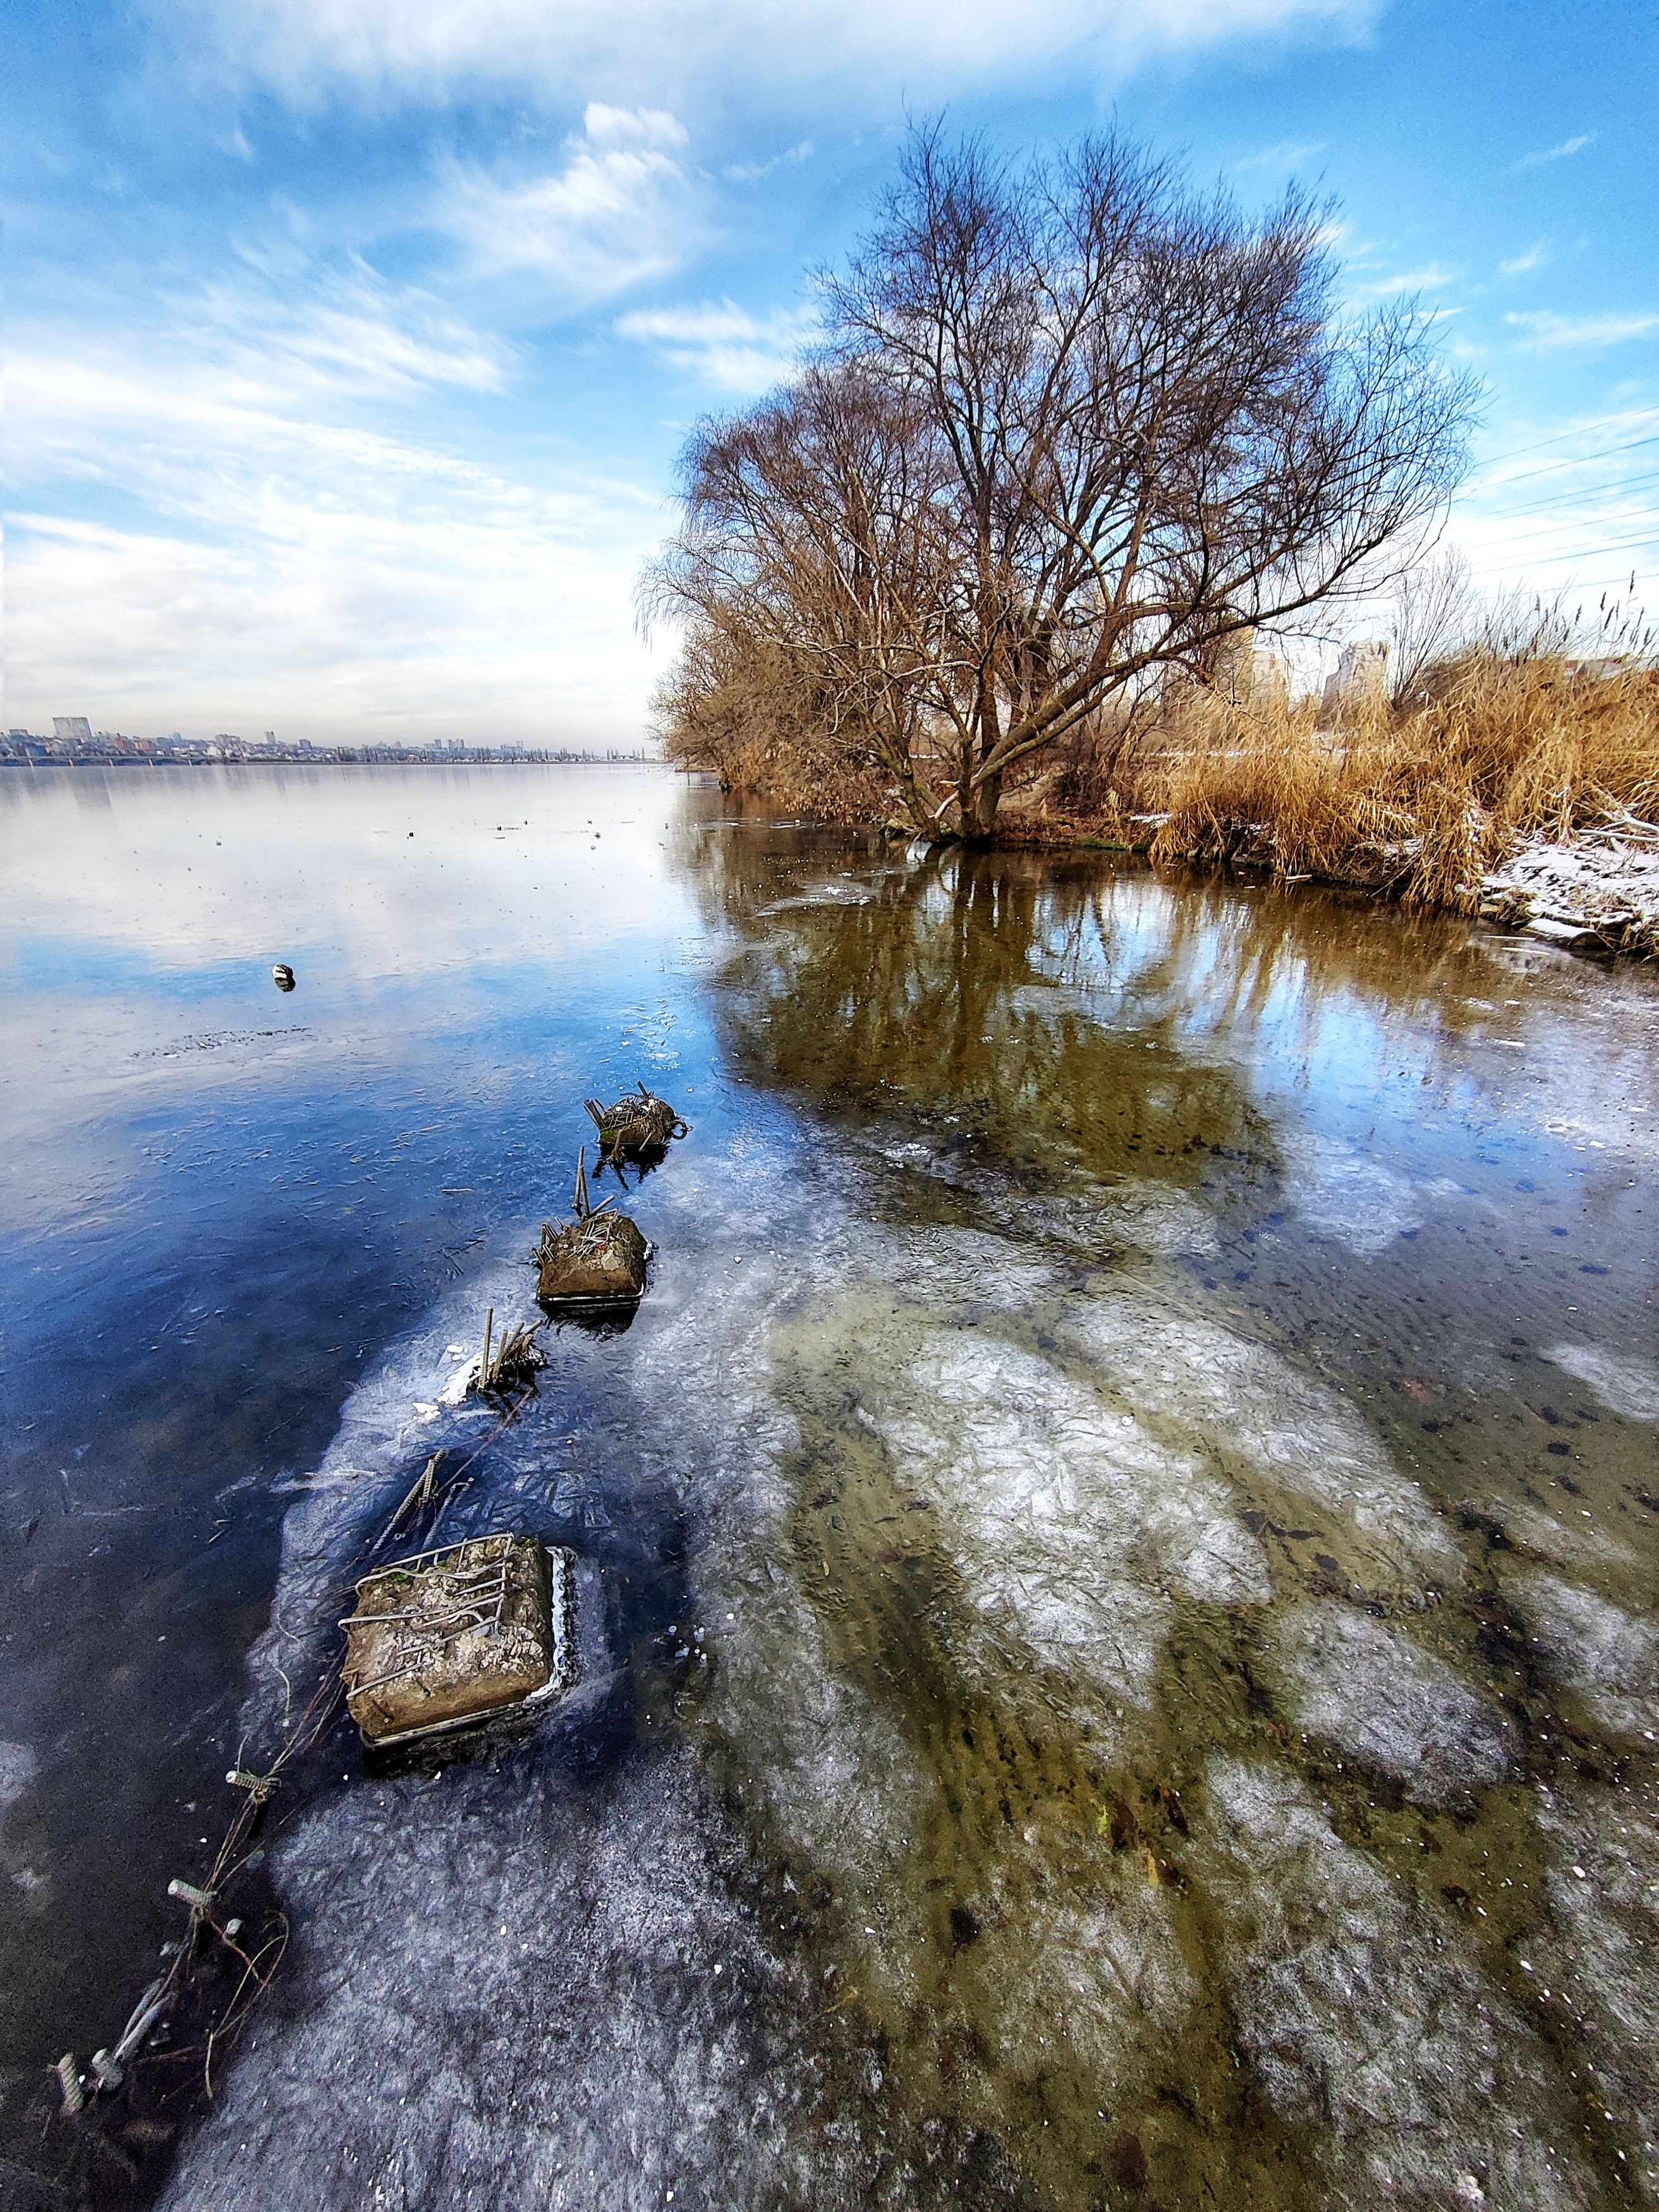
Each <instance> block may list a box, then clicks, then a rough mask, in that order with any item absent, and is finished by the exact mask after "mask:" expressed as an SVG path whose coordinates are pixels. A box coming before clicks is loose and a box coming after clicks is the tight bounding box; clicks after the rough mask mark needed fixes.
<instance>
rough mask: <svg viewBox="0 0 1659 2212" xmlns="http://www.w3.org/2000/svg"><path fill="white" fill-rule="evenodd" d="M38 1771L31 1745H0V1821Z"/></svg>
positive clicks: (37, 1761)
mask: <svg viewBox="0 0 1659 2212" xmlns="http://www.w3.org/2000/svg"><path fill="white" fill-rule="evenodd" d="M39 1772H40V1759H39V1758H38V1757H37V1756H36V1754H35V1750H34V1747H33V1744H27V1743H0V1820H4V1819H5V1817H6V1814H7V1813H8V1812H9V1810H10V1808H12V1807H13V1806H14V1805H15V1803H16V1802H17V1801H18V1799H19V1798H20V1797H21V1796H22V1794H23V1792H24V1791H25V1790H27V1788H28V1786H29V1784H30V1783H31V1782H33V1779H34V1778H35V1776H36V1775H37V1774H38V1773H39Z"/></svg>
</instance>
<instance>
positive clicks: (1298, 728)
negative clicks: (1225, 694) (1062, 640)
mask: <svg viewBox="0 0 1659 2212" xmlns="http://www.w3.org/2000/svg"><path fill="white" fill-rule="evenodd" d="M1432 693H1433V696H1431V697H1430V698H1429V699H1428V700H1427V701H1426V702H1425V703H1424V704H1422V705H1420V706H1418V707H1416V708H1413V709H1411V710H1409V711H1406V712H1401V711H1399V710H1396V709H1395V708H1393V707H1392V706H1391V705H1390V704H1389V702H1387V701H1386V700H1385V699H1382V698H1378V699H1376V700H1375V701H1371V702H1366V703H1365V704H1364V705H1363V706H1361V707H1360V708H1358V709H1356V711H1355V712H1354V713H1353V714H1352V715H1351V716H1350V717H1349V718H1347V719H1346V721H1345V723H1344V726H1341V727H1340V728H1338V729H1334V730H1333V729H1325V728H1322V727H1320V726H1319V724H1318V720H1317V716H1316V709H1315V707H1314V705H1313V702H1310V701H1304V702H1301V703H1300V704H1298V705H1296V706H1294V707H1291V706H1286V705H1284V704H1283V703H1277V702H1267V704H1266V705H1264V706H1263V707H1261V708H1249V707H1247V708H1234V707H1231V706H1227V705H1225V704H1224V703H1222V702H1219V701H1218V700H1216V699H1214V698H1213V697H1209V696H1199V697H1194V698H1192V699H1190V700H1188V701H1186V702H1183V703H1182V707H1181V708H1180V709H1179V711H1178V712H1177V713H1176V714H1173V715H1172V716H1171V718H1170V724H1169V726H1168V728H1167V730H1166V748H1167V749H1166V750H1165V751H1164V754H1163V755H1162V756H1161V757H1156V758H1154V759H1152V760H1150V761H1149V762H1148V763H1147V770H1148V773H1147V774H1146V778H1145V781H1144V783H1143V787H1142V788H1141V789H1140V791H1139V793H1137V797H1138V799H1139V803H1140V805H1143V806H1145V807H1147V808H1149V809H1155V810H1156V811H1158V812H1159V813H1161V814H1163V815H1164V817H1166V818H1165V819H1164V823H1163V825H1162V827H1161V828H1160V829H1159V831H1158V837H1157V840H1156V842H1155V844H1154V846H1153V852H1154V854H1155V856H1157V857H1160V858H1176V857H1181V858H1197V857H1203V858H1211V857H1244V858H1248V859H1250V860H1256V861H1260V862H1262V863H1264V864H1266V865H1267V866H1271V867H1272V868H1273V869H1274V870H1275V871H1276V872H1279V873H1280V874H1283V875H1319V876H1326V877H1329V878H1336V879H1339V880H1345V881H1352V882H1362V883H1367V884H1375V885H1376V886H1377V887H1378V888H1386V889H1389V890H1393V891H1395V892H1396V893H1397V894H1399V895H1400V896H1401V897H1403V898H1404V899H1405V900H1406V901H1407V902H1409V903H1411V904H1413V905H1422V906H1443V907H1449V908H1454V909H1456V910H1459V911H1462V912H1471V911H1473V910H1474V908H1475V907H1476V906H1477V905H1478V903H1479V900H1480V878H1481V877H1482V875H1483V874H1484V873H1485V872H1487V871H1488V870H1490V869H1492V867H1494V866H1498V864H1499V863H1500V862H1501V861H1502V860H1504V859H1505V858H1506V857H1507V856H1508V854H1510V852H1512V851H1513V850H1514V849H1515V848H1516V845H1517V843H1519V842H1521V841H1522V840H1523V839H1526V838H1529V837H1547V838H1552V839H1558V840H1565V839H1567V838H1569V837H1571V836H1572V835H1573V834H1574V833H1575V832H1578V831H1582V830H1585V829H1593V828H1597V827H1605V826H1607V825H1608V824H1609V823H1615V824H1616V823H1618V822H1619V821H1620V820H1621V819H1624V818H1627V817H1637V818H1638V820H1643V821H1651V820H1652V818H1653V816H1654V813H1655V811H1656V810H1659V682H1656V679H1655V678H1654V676H1653V675H1652V673H1651V672H1650V671H1649V670H1648V669H1647V668H1645V667H1643V666H1640V665H1633V666H1631V667H1627V668H1620V669H1616V670H1613V671H1610V672H1602V673H1597V672H1594V671H1583V670H1579V669H1576V668H1575V666H1574V665H1573V664H1572V663H1571V661H1570V660H1568V659H1566V658H1565V656H1564V655H1559V654H1535V655H1527V656H1523V657H1521V658H1517V659H1509V658H1505V657H1504V656H1502V655H1499V654H1497V653H1492V652H1489V651H1484V650H1483V651H1478V652H1473V653H1467V654H1465V655H1463V656H1462V658H1461V659H1459V660H1457V661H1456V662H1454V663H1452V664H1451V665H1449V666H1447V667H1445V668H1443V669H1442V670H1441V671H1438V680H1437V683H1436V684H1434V685H1433V687H1432Z"/></svg>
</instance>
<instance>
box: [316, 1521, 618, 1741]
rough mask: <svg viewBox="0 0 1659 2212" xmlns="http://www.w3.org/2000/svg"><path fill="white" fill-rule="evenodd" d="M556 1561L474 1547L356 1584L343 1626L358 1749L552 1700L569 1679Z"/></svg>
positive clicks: (509, 1542)
mask: <svg viewBox="0 0 1659 2212" xmlns="http://www.w3.org/2000/svg"><path fill="white" fill-rule="evenodd" d="M573 1568H574V1559H573V1558H572V1555H571V1554H570V1553H568V1552H566V1551H563V1550H561V1549H559V1548H558V1547H553V1548H551V1549H547V1548H544V1547H543V1546H542V1545H541V1544H540V1543H539V1542H538V1541H537V1540H536V1538H535V1537H533V1536H516V1535H512V1534H498V1535H493V1536H477V1537H473V1538H471V1539H470V1540H469V1541H466V1542H465V1543H461V1544H456V1545H452V1546H449V1547H447V1548H445V1549H444V1550H441V1551H437V1552H427V1553H417V1554H416V1556H415V1557H414V1558H413V1559H402V1560H399V1561H398V1562H397V1563H396V1564H395V1565H392V1566H387V1567H382V1568H380V1570H378V1571H377V1572H375V1573H374V1574H371V1575H366V1576H365V1577H363V1579H362V1581H361V1582H360V1583H358V1584H357V1607H356V1612H355V1613H352V1614H351V1615H350V1617H349V1619H348V1620H343V1621H342V1622H341V1624H340V1626H342V1627H343V1629H344V1631H345V1636H346V1656H345V1660H344V1662H343V1665H342V1668H341V1670H340V1671H341V1678H342V1680H343V1682H344V1684H345V1692H346V1707H347V1710H348V1711H349V1713H350V1715H351V1717H352V1718H353V1720H355V1721H356V1723H357V1726H358V1729H360V1730H361V1732H362V1738H363V1741H364V1742H365V1743H368V1744H373V1745H375V1746H377V1747H378V1746H382V1745H391V1744H398V1743H404V1742H407V1741H410V1739H411V1738H413V1737H416V1736H425V1735H434V1734H435V1733H437V1732H439V1731H440V1730H449V1729H459V1728H465V1727H467V1726H468V1725H470V1724H471V1723H474V1722H477V1721H479V1720H482V1719H483V1718H484V1717H486V1716H487V1715H489V1714H491V1713H495V1712H500V1711H504V1710H505V1709H507V1708H508V1707H518V1706H521V1705H526V1704H527V1703H528V1702H529V1701H530V1700H531V1699H550V1698H553V1697H556V1696H558V1695H560V1694H561V1693H562V1692H564V1691H565V1690H568V1688H569V1687H570V1685H571V1682H572V1681H573V1680H574V1664H573V1659H572V1652H573V1648H574V1639H573V1638H572V1637H571V1635H570V1632H569V1616H570V1610H571V1588H572V1571H573Z"/></svg>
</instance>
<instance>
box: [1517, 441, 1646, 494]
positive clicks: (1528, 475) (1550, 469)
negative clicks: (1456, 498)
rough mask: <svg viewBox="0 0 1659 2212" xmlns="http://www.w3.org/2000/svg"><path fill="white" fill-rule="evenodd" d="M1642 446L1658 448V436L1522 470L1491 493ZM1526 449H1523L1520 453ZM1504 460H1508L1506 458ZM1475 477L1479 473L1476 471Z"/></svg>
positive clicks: (1630, 451) (1583, 467)
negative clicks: (1510, 485)
mask: <svg viewBox="0 0 1659 2212" xmlns="http://www.w3.org/2000/svg"><path fill="white" fill-rule="evenodd" d="M1642 446H1659V435H1655V436H1653V437H1650V438H1632V439H1631V440H1629V441H1628V442H1627V443H1626V444H1625V445H1622V446H1604V447H1602V448H1601V452H1600V453H1576V454H1574V455H1573V456H1572V457H1571V459H1567V460H1565V461H1546V462H1545V464H1544V465H1543V467H1542V468H1541V469H1523V470H1522V471H1521V474H1520V475H1519V476H1518V477H1504V482H1503V483H1501V484H1493V485H1492V487H1491V489H1492V490H1493V491H1502V490H1504V488H1505V486H1507V485H1509V484H1512V483H1530V482H1531V481H1532V479H1533V477H1553V476H1554V475H1556V474H1557V473H1558V472H1559V471H1560V470H1562V469H1588V468H1591V467H1593V466H1594V465H1595V463H1596V462H1597V461H1610V460H1611V459H1613V455H1614V454H1615V453H1635V452H1636V451H1637V450H1638V447H1642ZM1525 450H1526V449H1525V447H1522V452H1524V451H1525ZM1505 458H1508V457H1507V456H1506V457H1505ZM1496 465H1497V464H1496V463H1495V462H1483V463H1482V464H1481V466H1482V467H1483V468H1492V467H1496ZM1476 473H1477V475H1478V474H1479V473H1480V471H1478V470H1477V471H1476Z"/></svg>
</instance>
